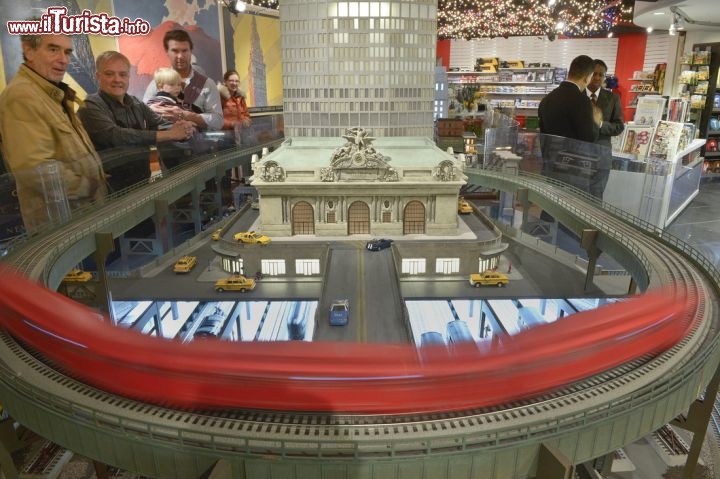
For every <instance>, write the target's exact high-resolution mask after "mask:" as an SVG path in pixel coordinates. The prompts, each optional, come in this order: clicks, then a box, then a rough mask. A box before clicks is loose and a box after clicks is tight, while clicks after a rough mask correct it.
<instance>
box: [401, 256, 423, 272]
mask: <svg viewBox="0 0 720 479" xmlns="http://www.w3.org/2000/svg"><path fill="white" fill-rule="evenodd" d="M402 272H403V274H425V258H403V260H402Z"/></svg>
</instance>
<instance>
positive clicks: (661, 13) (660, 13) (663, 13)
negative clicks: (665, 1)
mask: <svg viewBox="0 0 720 479" xmlns="http://www.w3.org/2000/svg"><path fill="white" fill-rule="evenodd" d="M653 15H665V12H653Z"/></svg>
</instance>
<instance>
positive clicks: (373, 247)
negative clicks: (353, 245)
mask: <svg viewBox="0 0 720 479" xmlns="http://www.w3.org/2000/svg"><path fill="white" fill-rule="evenodd" d="M392 242H393V240H391V239H386V238H380V239H371V240H370V241H368V242H367V244H366V245H365V247H366V248H367V249H369V250H370V251H380V250H383V249H385V248H389V247H390V245H392Z"/></svg>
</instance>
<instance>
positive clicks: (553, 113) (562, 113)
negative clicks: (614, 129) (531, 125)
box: [538, 55, 602, 143]
mask: <svg viewBox="0 0 720 479" xmlns="http://www.w3.org/2000/svg"><path fill="white" fill-rule="evenodd" d="M594 69H595V63H594V61H593V59H592V58H590V57H589V56H587V55H580V56H579V57H576V58H575V59H574V60H573V61H572V63H570V70H569V71H568V76H567V80H566V81H563V82H562V83H560V85H559V86H558V87H557V88H556V89H555V90H553V91H551V92H550V93H548V94H547V96H545V98H543V99H542V101H541V102H540V107H539V109H538V116H539V117H540V132H541V133H544V134H546V135H556V136H564V137H566V138H572V139H575V140H581V141H587V142H590V143H593V142H594V141H596V140H597V139H598V136H599V133H600V124H601V123H602V113H601V112H600V111H599V110H594V109H593V104H592V103H591V102H590V98H588V96H587V95H586V94H585V89H586V88H587V85H588V84H589V83H590V79H591V78H592V75H593V71H594Z"/></svg>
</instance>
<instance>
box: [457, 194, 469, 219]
mask: <svg viewBox="0 0 720 479" xmlns="http://www.w3.org/2000/svg"><path fill="white" fill-rule="evenodd" d="M472 212H473V208H472V206H471V205H470V203H469V202H468V201H467V200H466V199H465V198H463V197H462V196H461V197H460V198H458V213H460V214H461V215H467V214H470V213H472Z"/></svg>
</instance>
